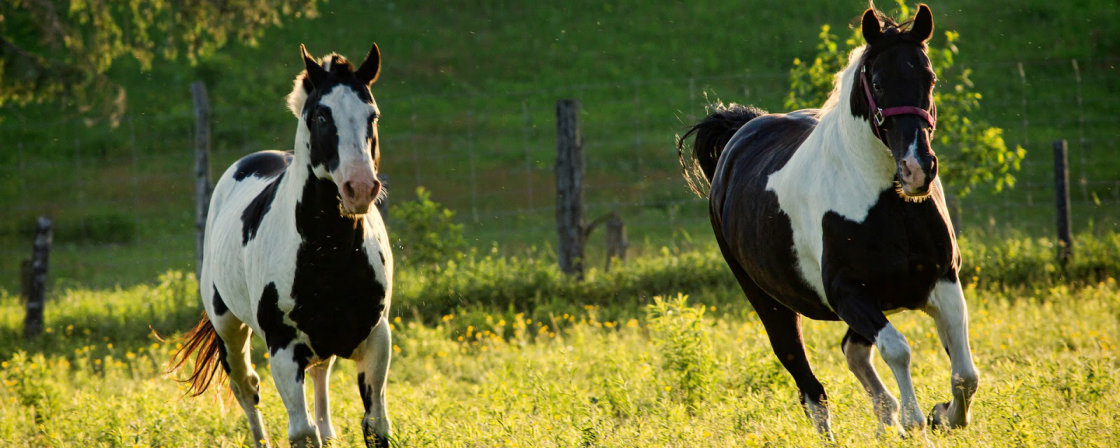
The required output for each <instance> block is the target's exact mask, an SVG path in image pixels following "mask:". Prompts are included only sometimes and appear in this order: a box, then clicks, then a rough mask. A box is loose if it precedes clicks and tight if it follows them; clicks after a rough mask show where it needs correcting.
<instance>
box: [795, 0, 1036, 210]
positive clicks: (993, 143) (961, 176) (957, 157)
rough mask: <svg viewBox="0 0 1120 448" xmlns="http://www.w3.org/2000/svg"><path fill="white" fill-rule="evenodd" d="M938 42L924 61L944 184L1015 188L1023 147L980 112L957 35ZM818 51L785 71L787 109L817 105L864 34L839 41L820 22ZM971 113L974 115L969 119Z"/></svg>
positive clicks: (962, 191) (965, 189)
mask: <svg viewBox="0 0 1120 448" xmlns="http://www.w3.org/2000/svg"><path fill="white" fill-rule="evenodd" d="M896 3H897V6H898V8H899V10H900V11H899V13H898V16H900V17H910V15H911V13H910V11H909V9H908V8H907V7H906V3H905V1H904V0H896ZM944 36H945V42H944V43H943V44H938V45H933V44H931V45H930V46H929V59H930V63H931V64H932V65H933V70H934V72H935V73H936V74H937V78H938V80H939V81H938V87H937V88H936V89H934V93H933V98H934V103H935V104H937V132H936V133H935V136H934V143H935V144H936V145H937V146H936V147H935V150H937V151H938V152H941V153H943V154H945V155H944V156H942V157H940V158H939V159H938V160H939V161H940V163H941V167H942V168H941V169H942V171H941V172H942V173H944V174H945V175H944V176H943V177H942V180H943V182H945V183H946V185H947V188H948V189H949V190H950V191H952V192H953V193H955V194H957V195H958V196H966V195H968V194H969V193H970V192H971V191H972V189H973V188H975V187H977V186H980V185H991V186H992V188H993V190H994V191H996V192H999V191H1002V190H1003V188H1004V187H1014V186H1015V175H1014V173H1015V172H1017V171H1019V168H1020V165H1021V163H1022V161H1023V158H1024V157H1026V154H1027V153H1026V150H1025V149H1023V148H1022V147H1020V146H1016V147H1015V148H1014V149H1008V148H1007V145H1006V144H1005V143H1004V141H1003V129H1001V128H998V127H994V126H990V125H989V124H988V123H987V122H986V121H984V120H983V119H981V118H976V117H978V116H979V113H980V111H979V109H980V99H981V95H980V93H979V92H977V91H975V86H974V85H973V83H972V80H971V79H970V78H969V77H970V75H971V74H972V70H971V69H969V68H967V67H959V66H956V65H955V60H954V59H955V57H956V56H957V54H958V49H957V41H958V40H959V39H960V34H959V33H957V32H956V31H952V30H949V31H945V32H944ZM819 38H820V42H818V43H817V47H816V48H817V55H816V56H815V57H814V58H813V61H812V63H809V64H806V63H805V62H803V61H801V60H800V59H794V60H793V68H791V69H790V91H789V94H788V95H787V96H786V101H785V105H786V107H788V108H790V109H803V108H814V107H820V105H821V104H824V102H825V100H827V99H828V95H829V93H831V92H832V90H833V87H834V85H835V81H834V74H836V73H838V72H840V71H841V70H843V69H844V67H846V66H847V65H848V54H850V53H851V52H852V50H854V49H856V48H857V47H859V46H861V45H863V36H862V35H861V34H860V30H859V28H855V29H853V30H852V32H851V33H850V34H849V35H848V37H847V38H846V39H845V40H844V41H843V45H842V46H841V45H840V42H839V38H838V37H837V36H836V35H835V34H832V32H831V28H830V27H829V26H828V25H823V26H821V33H820V35H819ZM969 117H973V118H969Z"/></svg>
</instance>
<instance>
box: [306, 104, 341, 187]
mask: <svg viewBox="0 0 1120 448" xmlns="http://www.w3.org/2000/svg"><path fill="white" fill-rule="evenodd" d="M307 127H308V129H310V130H311V166H325V167H326V168H327V170H328V171H334V170H335V169H337V168H338V164H339V159H338V127H337V126H335V124H334V115H333V114H331V109H330V108H329V107H327V106H324V105H317V106H316V107H315V108H313V109H312V110H311V113H310V114H309V115H308V116H307Z"/></svg>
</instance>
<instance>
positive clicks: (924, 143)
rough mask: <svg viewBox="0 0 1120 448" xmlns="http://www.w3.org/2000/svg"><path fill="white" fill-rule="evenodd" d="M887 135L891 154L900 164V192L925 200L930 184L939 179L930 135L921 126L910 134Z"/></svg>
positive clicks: (909, 196) (906, 195)
mask: <svg viewBox="0 0 1120 448" xmlns="http://www.w3.org/2000/svg"><path fill="white" fill-rule="evenodd" d="M887 135H888V137H887V138H888V140H890V141H891V152H892V153H894V154H895V160H896V161H897V163H898V172H897V174H898V182H899V184H900V185H899V187H900V188H899V190H900V192H901V193H902V194H903V195H904V196H905V197H907V198H913V199H921V198H924V197H925V196H926V195H928V194H929V186H930V184H932V183H933V180H934V179H935V178H937V155H935V154H934V153H933V149H932V148H930V141H929V134H928V133H927V132H925V130H924V129H922V128H921V127H920V126H915V127H914V128H913V129H912V130H909V132H906V131H903V132H899V133H897V134H895V133H890V132H888V134H887ZM904 136H908V137H910V138H905V137H904ZM900 150H901V151H900Z"/></svg>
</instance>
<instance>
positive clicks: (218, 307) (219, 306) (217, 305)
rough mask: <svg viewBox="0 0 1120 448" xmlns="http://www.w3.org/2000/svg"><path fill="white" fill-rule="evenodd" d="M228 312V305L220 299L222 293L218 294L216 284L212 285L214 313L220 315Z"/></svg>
mask: <svg viewBox="0 0 1120 448" xmlns="http://www.w3.org/2000/svg"><path fill="white" fill-rule="evenodd" d="M228 312H229V307H228V306H226V302H224V301H222V295H221V294H218V285H214V314H217V315H219V316H221V315H223V314H225V313H228Z"/></svg>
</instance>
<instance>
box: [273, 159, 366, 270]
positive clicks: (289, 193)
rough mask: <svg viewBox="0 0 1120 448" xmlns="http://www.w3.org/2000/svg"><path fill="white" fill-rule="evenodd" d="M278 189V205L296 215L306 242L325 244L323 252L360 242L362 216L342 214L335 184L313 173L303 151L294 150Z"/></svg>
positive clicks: (298, 230)
mask: <svg viewBox="0 0 1120 448" xmlns="http://www.w3.org/2000/svg"><path fill="white" fill-rule="evenodd" d="M278 193H279V194H278V196H280V197H278V198H277V201H278V202H279V203H280V207H282V208H283V210H286V213H291V214H292V215H293V216H294V217H295V227H296V231H297V232H298V233H299V235H300V238H301V239H302V240H303V242H304V243H305V244H307V243H311V244H315V245H317V246H320V247H322V248H324V250H322V251H320V252H321V253H322V255H324V256H326V255H328V254H330V253H336V251H343V252H346V251H352V250H354V249H356V248H357V246H360V245H361V244H362V240H363V239H364V225H363V220H364V219H365V218H364V217H357V218H351V217H346V216H342V214H341V212H340V210H339V205H340V204H339V199H338V187H337V186H336V185H335V184H334V182H331V181H328V180H324V179H319V178H318V177H316V176H315V174H314V173H313V172H312V170H311V165H310V161H309V158H308V157H306V155H301V154H300V152H299V151H296V154H295V157H294V158H293V160H292V163H291V164H290V165H288V167H287V168H286V169H285V171H284V179H283V180H281V185H280V188H279V192H278Z"/></svg>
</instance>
